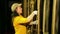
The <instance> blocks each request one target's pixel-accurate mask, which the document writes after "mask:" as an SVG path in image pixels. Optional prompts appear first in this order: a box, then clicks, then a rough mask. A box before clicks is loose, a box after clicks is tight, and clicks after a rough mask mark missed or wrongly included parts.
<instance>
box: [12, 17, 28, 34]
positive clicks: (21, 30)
mask: <svg viewBox="0 0 60 34" xmlns="http://www.w3.org/2000/svg"><path fill="white" fill-rule="evenodd" d="M26 21H27V18H24V17H23V16H17V17H15V18H14V20H13V26H14V29H15V34H26V26H24V25H20V23H26Z"/></svg>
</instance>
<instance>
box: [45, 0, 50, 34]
mask: <svg viewBox="0 0 60 34" xmlns="http://www.w3.org/2000/svg"><path fill="white" fill-rule="evenodd" d="M49 6H50V0H46V12H45V14H46V18H45V21H46V23H45V25H46V34H49V32H48V18H49V8H50V7H49Z"/></svg>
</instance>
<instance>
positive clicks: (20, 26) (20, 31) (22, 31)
mask: <svg viewBox="0 0 60 34" xmlns="http://www.w3.org/2000/svg"><path fill="white" fill-rule="evenodd" d="M21 5H22V4H19V3H14V4H12V6H11V10H12V12H13V14H12V15H13V16H12V22H13V26H14V29H15V34H26V26H25V25H26V24H27V23H29V22H30V21H31V20H32V19H33V17H34V15H37V11H33V12H32V13H31V14H30V15H29V16H28V17H26V18H24V17H23V16H22V15H21V14H22V7H21Z"/></svg>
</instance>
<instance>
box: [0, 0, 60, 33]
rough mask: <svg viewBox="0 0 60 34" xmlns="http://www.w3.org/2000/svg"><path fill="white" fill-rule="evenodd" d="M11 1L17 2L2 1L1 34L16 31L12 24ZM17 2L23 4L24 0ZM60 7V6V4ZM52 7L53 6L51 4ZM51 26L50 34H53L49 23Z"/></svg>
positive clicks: (0, 5) (0, 0) (0, 10)
mask: <svg viewBox="0 0 60 34" xmlns="http://www.w3.org/2000/svg"><path fill="white" fill-rule="evenodd" d="M10 1H16V0H0V32H1V33H0V34H14V29H13V26H12V23H11V13H12V12H11V11H10V8H9V3H10ZM17 1H20V2H22V0H17ZM59 1H60V0H59ZM51 2H52V0H51ZM10 5H11V4H10ZM59 6H60V2H59ZM51 7H52V4H51ZM59 9H60V8H59ZM51 10H52V9H51V8H50V11H51ZM51 12H52V11H51ZM51 12H50V17H49V22H51V17H52V14H51ZM59 13H60V10H59ZM41 16H42V15H41ZM59 17H60V16H59ZM59 20H60V19H59ZM59 22H60V21H59ZM49 24H50V27H49V32H50V33H51V29H50V28H51V23H49ZM58 33H60V28H59V30H58Z"/></svg>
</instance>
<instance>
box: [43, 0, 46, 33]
mask: <svg viewBox="0 0 60 34" xmlns="http://www.w3.org/2000/svg"><path fill="white" fill-rule="evenodd" d="M43 8H44V9H43V34H44V33H45V16H46V15H45V12H46V0H44V7H43Z"/></svg>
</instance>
